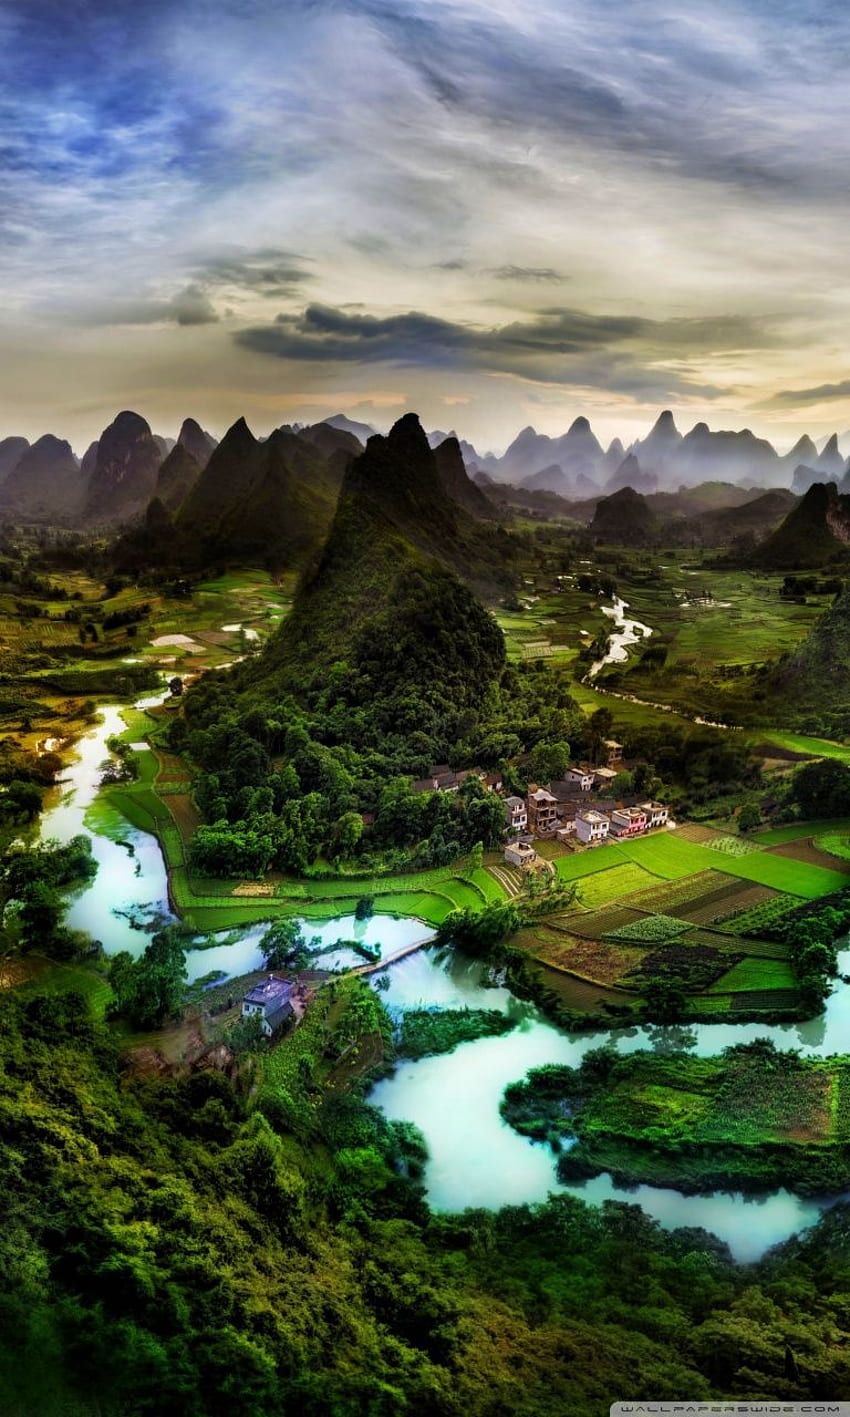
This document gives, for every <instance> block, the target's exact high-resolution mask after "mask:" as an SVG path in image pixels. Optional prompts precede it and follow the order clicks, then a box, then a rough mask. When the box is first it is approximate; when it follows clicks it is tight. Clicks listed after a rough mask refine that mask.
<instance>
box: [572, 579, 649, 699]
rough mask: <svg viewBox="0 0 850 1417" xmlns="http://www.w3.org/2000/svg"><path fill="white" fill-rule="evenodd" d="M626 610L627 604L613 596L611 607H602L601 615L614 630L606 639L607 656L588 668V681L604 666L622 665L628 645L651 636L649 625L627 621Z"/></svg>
mask: <svg viewBox="0 0 850 1417" xmlns="http://www.w3.org/2000/svg"><path fill="white" fill-rule="evenodd" d="M628 608H629V606H628V602H627V601H625V600H622V599H621V597H620V596H619V595H615V596H614V600H613V603H612V604H611V605H603V606H602V614H603V615H607V616H608V618H609V620H613V621H614V626H615V628H614V630H613V631H612V633H611V634H610V635H609V637H608V652H607V654H605V655H604V656H603V658H602V659H597V660H596V662H595V663H594V664H592V665H591V666H590V669H589V671H588V675H587V677H588V679H595V678H596V676H597V674H598V673H599V671H600V669H604V668H605V665H606V664H622V663H623V662H624V661H625V660H627V659H628V657H629V645H636V644H639V643H640V641H641V640H646V639H649V636H650V635H651V634H652V630H651V628H650V626H649V625H643V624H641V622H640V620H630V619H629V617H628V616H627V615H626V611H627V610H628Z"/></svg>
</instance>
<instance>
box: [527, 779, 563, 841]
mask: <svg viewBox="0 0 850 1417" xmlns="http://www.w3.org/2000/svg"><path fill="white" fill-rule="evenodd" d="M526 801H527V803H528V825H529V828H530V829H531V831H533V832H536V833H537V835H538V836H547V835H551V833H552V832H553V831H554V830H555V826H556V824H557V817H558V799H557V798H556V797H554V796H553V795H552V793H551V792H547V791H546V788H545V787H538V786H537V784H536V783H533V782H532V783H529V786H528V796H527V798H526Z"/></svg>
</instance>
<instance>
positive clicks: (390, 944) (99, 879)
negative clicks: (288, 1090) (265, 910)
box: [42, 697, 850, 1261]
mask: <svg viewBox="0 0 850 1417" xmlns="http://www.w3.org/2000/svg"><path fill="white" fill-rule="evenodd" d="M142 702H143V703H145V702H158V697H157V698H155V699H151V700H144V701H142ZM120 712H121V711H120V708H119V707H118V706H110V707H108V708H106V709H104V710H103V711H102V718H101V721H100V722H99V724H98V726H97V727H96V728H94V729H92V730H91V731H90V732H89V733H88V734H86V735H85V736H84V737H83V738H81V739H80V740H79V742H78V744H77V745H76V759H75V761H74V763H73V765H72V766H71V768H70V769H69V770H68V774H67V777H66V779H65V781H64V783H63V784H62V787H61V789H60V792H59V794H58V798H59V800H57V801H56V802H55V803H54V804H53V805H51V806H50V807H49V809H48V811H47V812H46V813H45V815H44V817H43V819H42V837H43V838H44V839H48V838H56V839H58V840H60V841H67V840H68V839H69V838H70V837H72V836H74V835H77V834H79V833H80V832H85V833H86V834H87V835H89V836H91V838H92V849H93V852H94V854H95V857H96V859H97V861H98V866H99V869H98V874H97V876H96V878H95V880H94V881H93V882H92V883H91V884H90V885H88V886H87V887H86V888H85V889H84V890H82V891H80V892H79V893H78V894H77V895H76V896H75V897H74V899H73V900H72V902H71V905H70V908H69V911H68V921H69V924H72V925H74V926H76V927H77V928H80V929H86V930H88V931H90V932H91V933H92V934H93V935H94V936H95V937H96V938H98V939H100V940H102V942H103V945H104V948H105V950H106V952H107V953H108V954H114V953H115V952H116V951H117V950H120V949H128V950H130V951H131V953H133V954H134V955H138V954H140V953H141V952H142V950H143V948H144V946H145V944H146V941H147V936H146V934H145V933H144V931H143V930H141V929H139V928H138V927H137V928H133V925H132V924H131V920H130V919H129V918H128V915H129V916H134V915H135V916H136V917H137V918H138V917H140V916H145V915H148V916H150V918H151V919H152V918H154V917H155V916H156V915H157V913H158V914H159V916H169V909H168V902H167V881H166V872H165V865H164V862H163V859H162V855H161V853H160V850H159V846H158V844H157V842H156V839H155V838H154V837H151V836H149V835H148V834H146V833H145V832H141V831H139V830H137V829H136V828H134V827H131V826H129V824H128V823H126V822H125V821H124V820H123V819H122V818H120V817H119V816H118V815H117V814H115V816H114V817H110V814H109V812H108V811H107V812H105V811H104V810H103V808H102V806H101V805H100V804H99V805H98V811H97V815H96V819H93V818H90V820H96V830H94V831H93V832H92V831H91V830H89V828H88V827H87V826H86V815H87V813H88V812H89V809H90V808H91V806H92V804H93V803H94V800H95V798H96V796H97V788H98V780H99V777H100V771H99V769H100V765H101V763H102V761H103V759H104V758H105V757H107V756H108V750H107V748H106V739H107V738H109V737H110V736H111V735H112V734H114V733H116V732H118V731H120V730H121V729H122V728H123V723H122V720H121V717H120ZM148 751H149V750H148ZM169 918H170V917H169ZM303 923H304V930H305V934H306V935H307V936H308V937H311V936H319V938H320V940H321V942H322V944H323V945H325V946H326V950H325V952H324V953H323V955H322V956H321V962H322V963H323V964H324V965H325V966H326V967H330V968H334V967H337V966H339V967H341V966H344V965H347V964H350V963H355V962H357V963H360V962H361V961H360V959H359V957H358V956H357V955H356V954H355V953H354V951H352V950H346V949H339V948H335V944H336V941H338V940H351V939H352V938H358V939H361V940H363V941H365V942H366V943H370V944H376V943H379V944H380V946H381V953H382V956H386V955H387V954H390V953H392V952H393V951H394V950H396V949H398V948H399V946H401V945H404V944H407V943H410V942H412V941H413V940H415V939H420V938H421V937H422V933H423V927H422V923H421V921H418V920H411V919H406V920H393V919H390V918H388V917H386V916H383V917H382V916H373V917H372V919H371V920H368V921H355V920H354V918H353V917H351V916H349V917H343V918H340V919H338V920H332V921H328V922H324V923H322V924H321V925H317V924H314V923H313V922H311V921H309V920H307V921H304V922H303ZM263 929H264V927H263V926H254V927H253V928H252V929H249V930H245V931H243V932H241V934H238V936H237V934H236V933H235V932H231V933H229V934H226V935H224V934H223V935H222V937H221V941H220V943H218V944H215V945H213V946H211V947H210V948H206V949H202V950H192V951H189V953H188V955H187V964H188V968H189V978H190V980H195V979H198V978H201V977H203V976H205V975H207V974H209V973H210V972H211V971H213V970H220V971H222V972H223V973H224V974H226V975H231V976H235V975H239V974H243V973H246V972H247V971H249V970H251V969H255V968H257V967H258V966H259V965H260V963H261V961H262V957H261V955H260V951H259V939H260V936H261V935H262V933H263ZM839 961H840V969H841V972H842V973H850V949H847V950H845V951H843V952H842V953H841V955H840V956H839ZM387 975H388V977H389V981H390V983H389V988H388V989H387V991H386V992H385V993H384V994H383V999H384V1002H385V1003H386V1005H387V1007H388V1008H389V1009H390V1011H391V1012H394V1013H396V1012H398V1011H401V1010H404V1009H405V1008H412V1007H427V1008H452V1007H455V1008H456V1007H463V1006H469V1007H472V1008H476V1007H477V1008H491V1009H493V1008H496V1009H500V1010H502V1011H504V1012H505V1013H507V1014H509V1015H511V1016H512V1017H513V1018H514V1019H515V1020H516V1027H515V1028H514V1029H513V1030H512V1031H511V1032H510V1033H507V1034H504V1035H502V1036H500V1037H498V1038H482V1039H478V1040H476V1041H475V1042H471V1043H465V1044H462V1045H461V1046H460V1047H458V1048H456V1049H455V1050H454V1052H452V1053H449V1054H442V1055H440V1056H437V1057H427V1058H423V1059H420V1060H419V1061H418V1062H403V1063H401V1064H400V1065H399V1066H398V1068H397V1069H396V1071H395V1073H394V1074H393V1075H392V1076H391V1077H388V1078H386V1079H384V1080H383V1081H382V1082H380V1083H378V1084H377V1086H376V1087H374V1088H373V1090H372V1092H371V1094H370V1101H372V1102H373V1103H374V1104H375V1105H376V1106H378V1107H380V1108H381V1109H382V1110H383V1111H384V1112H385V1113H386V1115H387V1116H388V1117H391V1118H397V1119H405V1120H408V1121H412V1122H415V1123H416V1125H417V1126H418V1127H419V1128H420V1129H421V1131H422V1132H423V1133H424V1135H425V1138H426V1140H427V1143H428V1147H429V1152H430V1160H429V1162H428V1165H427V1168H426V1175H425V1179H426V1186H427V1197H428V1200H429V1203H430V1204H431V1206H432V1207H433V1208H434V1209H435V1210H462V1209H464V1208H465V1207H467V1206H485V1207H498V1206H500V1205H506V1204H518V1203H521V1202H526V1201H536V1200H544V1199H545V1198H546V1195H547V1194H548V1193H549V1192H550V1191H558V1190H565V1191H568V1192H570V1193H571V1194H574V1195H576V1196H578V1197H580V1198H582V1199H583V1200H586V1201H588V1202H591V1203H593V1204H600V1203H602V1202H603V1201H605V1200H620V1201H628V1202H630V1203H633V1204H639V1205H640V1206H642V1208H643V1209H644V1210H645V1211H646V1212H647V1213H648V1214H649V1215H652V1216H654V1217H655V1218H656V1219H657V1220H658V1221H659V1223H660V1224H661V1225H663V1226H664V1227H665V1228H674V1227H676V1226H681V1225H687V1226H704V1227H705V1228H706V1229H707V1230H710V1231H712V1232H713V1233H714V1234H716V1235H718V1236H719V1237H720V1238H721V1239H722V1240H725V1241H726V1243H727V1244H728V1245H729V1246H730V1248H731V1250H732V1252H733V1254H734V1255H735V1256H736V1257H737V1258H738V1259H740V1260H742V1261H749V1260H754V1259H756V1258H758V1257H759V1256H760V1255H761V1254H763V1253H764V1251H765V1250H767V1249H768V1248H769V1247H770V1246H771V1245H774V1244H777V1243H778V1242H780V1241H782V1240H784V1239H786V1238H787V1237H788V1236H789V1235H791V1234H793V1233H794V1232H795V1231H797V1230H800V1229H802V1228H804V1227H805V1226H807V1225H811V1224H812V1223H813V1222H814V1221H815V1220H816V1219H817V1217H818V1215H819V1214H820V1213H821V1211H822V1210H823V1209H824V1208H826V1207H828V1206H829V1205H830V1204H833V1203H834V1202H835V1200H836V1199H838V1197H833V1198H831V1199H829V1200H825V1201H816V1200H811V1199H802V1198H800V1197H798V1196H794V1195H792V1194H790V1193H789V1192H787V1191H776V1192H773V1193H772V1194H770V1195H766V1196H762V1197H758V1198H749V1199H748V1198H745V1197H743V1196H742V1195H739V1194H729V1193H722V1192H716V1193H714V1194H713V1195H711V1196H704V1197H701V1196H683V1195H681V1194H680V1193H679V1192H677V1191H674V1190H668V1189H660V1188H657V1187H651V1186H643V1185H642V1186H637V1187H634V1188H631V1189H628V1190H623V1189H617V1188H616V1187H615V1186H614V1185H613V1183H612V1181H611V1179H610V1177H609V1176H599V1177H596V1178H594V1179H593V1180H590V1181H585V1182H581V1183H577V1184H571V1185H569V1186H559V1184H558V1182H557V1180H556V1177H555V1165H554V1158H553V1155H552V1153H551V1152H550V1150H549V1149H548V1148H547V1147H544V1146H542V1145H540V1144H536V1143H533V1142H530V1141H528V1140H526V1139H525V1138H523V1137H521V1136H519V1135H518V1134H517V1133H516V1132H514V1131H513V1130H512V1129H511V1128H509V1127H508V1126H506V1125H505V1123H503V1122H502V1120H501V1118H500V1116H499V1101H500V1099H501V1095H502V1092H503V1091H504V1088H505V1086H506V1085H507V1084H508V1083H509V1082H514V1081H517V1080H518V1079H520V1078H522V1077H523V1076H524V1075H525V1073H526V1072H527V1071H528V1069H529V1068H533V1067H538V1066H540V1065H541V1064H543V1063H547V1062H558V1063H571V1064H575V1063H576V1062H578V1061H579V1060H580V1059H581V1057H582V1056H583V1054H584V1053H585V1052H586V1051H587V1050H588V1049H589V1048H594V1047H598V1046H599V1044H600V1042H601V1041H603V1040H602V1039H601V1038H600V1035H599V1034H566V1033H563V1032H562V1031H560V1030H559V1029H557V1028H555V1027H554V1026H553V1025H552V1024H550V1023H549V1022H547V1020H546V1019H545V1018H544V1017H543V1016H542V1015H541V1014H540V1012H539V1011H538V1010H537V1009H536V1008H535V1007H534V1006H533V1005H531V1004H528V1003H525V1002H522V1001H520V1000H518V999H516V998H515V997H514V996H513V995H512V994H511V993H510V991H509V990H507V989H505V988H500V987H492V986H491V985H490V984H489V982H488V980H487V978H486V971H485V968H484V966H483V965H482V964H481V963H480V962H479V961H476V960H471V959H469V958H467V957H465V956H463V955H461V954H460V953H459V952H457V951H438V950H437V949H435V948H429V949H425V950H423V951H421V952H420V953H418V954H414V955H410V956H408V957H407V958H405V959H403V960H400V961H398V962H397V963H395V964H393V965H392V966H390V967H389V969H388V971H387ZM848 1000H850V989H848V986H847V985H844V984H841V983H839V984H838V985H837V986H836V990H835V992H834V993H833V995H832V996H831V997H830V999H829V1000H828V1001H827V1007H826V1011H825V1013H824V1014H823V1015H822V1016H821V1017H819V1018H817V1019H814V1020H812V1021H811V1022H809V1023H804V1024H782V1025H772V1026H767V1025H762V1024H736V1025H723V1024H701V1025H699V1026H698V1027H697V1028H694V1029H693V1030H681V1029H663V1028H658V1027H632V1028H627V1029H617V1030H613V1031H612V1032H611V1033H610V1034H608V1035H606V1038H609V1039H610V1041H611V1042H612V1043H613V1044H614V1045H615V1046H616V1047H617V1048H619V1049H620V1050H621V1051H623V1052H632V1051H634V1050H636V1049H639V1048H671V1047H677V1046H683V1043H684V1046H690V1047H692V1048H693V1050H694V1051H695V1052H696V1053H697V1054H699V1055H702V1056H706V1055H710V1054H712V1053H717V1052H719V1051H720V1050H721V1049H722V1048H724V1047H726V1046H727V1045H728V1044H730V1043H738V1042H744V1041H748V1040H751V1039H753V1038H759V1037H770V1038H772V1039H773V1040H774V1041H775V1043H776V1044H777V1046H778V1047H783V1048H790V1047H793V1048H799V1049H800V1050H801V1052H802V1053H803V1054H806V1055H825V1054H828V1053H836V1052H844V1051H846V1050H847V1046H848V1025H850V1008H848Z"/></svg>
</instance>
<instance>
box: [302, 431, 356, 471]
mask: <svg viewBox="0 0 850 1417" xmlns="http://www.w3.org/2000/svg"><path fill="white" fill-rule="evenodd" d="M298 436H299V438H304V439H305V440H306V441H307V442H308V443H312V444H313V446H314V447H315V448H318V449H319V452H320V453H322V454H323V456H324V457H326V458H330V457H334V456H335V455H336V456H341V457H342V458H343V460H344V461H346V462H348V461H350V460H351V459H352V458H356V457H358V456H359V454H360V453H362V451H363V448H362V445H361V443H360V440H359V438H356V437H355V436H354V434H353V433H348V432H346V430H345V429H344V428H337V427H336V426H335V425H334V424H333V423H312V424H310V426H309V427H305V428H299V430H298Z"/></svg>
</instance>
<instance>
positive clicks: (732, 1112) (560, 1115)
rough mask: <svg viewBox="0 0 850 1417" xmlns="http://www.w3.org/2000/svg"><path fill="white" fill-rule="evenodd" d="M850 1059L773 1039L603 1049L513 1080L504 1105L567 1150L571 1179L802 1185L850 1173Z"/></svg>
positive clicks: (517, 1122)
mask: <svg viewBox="0 0 850 1417" xmlns="http://www.w3.org/2000/svg"><path fill="white" fill-rule="evenodd" d="M849 1074H850V1058H846V1057H838V1058H829V1059H826V1060H820V1059H819V1060H803V1059H801V1058H800V1057H799V1056H798V1055H797V1054H795V1053H780V1052H778V1051H777V1050H776V1048H775V1047H774V1046H773V1044H772V1043H771V1042H770V1041H769V1040H767V1039H758V1040H756V1042H754V1043H752V1044H740V1045H736V1046H734V1047H731V1048H727V1049H725V1050H724V1052H723V1054H722V1056H721V1057H719V1058H696V1057H693V1056H691V1055H686V1054H681V1053H679V1054H672V1055H662V1054H657V1053H631V1054H628V1055H626V1056H624V1057H620V1056H619V1055H618V1054H617V1053H616V1052H614V1050H613V1049H610V1048H602V1049H594V1050H592V1051H591V1052H590V1053H588V1054H586V1055H585V1058H584V1059H583V1061H582V1064H581V1066H580V1067H579V1068H568V1067H560V1066H559V1067H551V1066H550V1067H545V1068H539V1069H535V1070H533V1071H532V1072H531V1073H529V1074H528V1076H527V1078H526V1079H525V1081H524V1082H522V1083H516V1084H512V1085H511V1086H510V1087H509V1088H508V1089H507V1090H506V1092H505V1094H504V1098H503V1101H502V1115H503V1116H504V1117H505V1118H506V1120H507V1121H508V1122H509V1123H510V1124H511V1125H512V1126H515V1127H516V1128H517V1130H520V1131H523V1132H524V1133H525V1134H526V1135H531V1136H536V1137H541V1138H547V1139H549V1140H550V1141H552V1142H553V1143H554V1144H555V1146H556V1149H560V1146H561V1144H562V1141H563V1139H565V1138H568V1137H575V1138H577V1141H576V1144H575V1145H574V1147H572V1148H571V1149H570V1150H569V1151H568V1152H566V1153H565V1155H564V1158H563V1161H562V1163H561V1164H559V1175H560V1177H561V1179H562V1180H568V1179H573V1178H575V1177H576V1176H577V1175H579V1174H583V1175H592V1174H596V1173H597V1172H599V1171H602V1170H610V1171H612V1172H613V1173H614V1176H615V1178H616V1179H617V1180H618V1181H625V1182H628V1183H630V1184H633V1183H638V1182H641V1181H649V1183H650V1184H655V1185H658V1184H667V1185H673V1186H675V1187H677V1188H678V1189H682V1190H686V1191H704V1192H710V1191H712V1190H715V1189H717V1188H718V1187H724V1188H733V1189H736V1190H738V1189H740V1190H744V1191H746V1192H758V1191H762V1190H766V1189H771V1188H773V1187H775V1186H778V1185H787V1186H789V1187H790V1188H791V1189H793V1190H796V1191H799V1192H800V1193H801V1194H809V1195H811V1194H823V1193H826V1192H836V1191H840V1190H843V1189H844V1188H845V1187H846V1186H847V1185H848V1184H850V1129H848V1119H847V1115H846V1111H844V1112H841V1111H840V1109H838V1108H836V1107H835V1106H834V1105H833V1098H834V1097H835V1096H839V1097H840V1096H841V1095H842V1093H843V1091H844V1089H845V1088H846V1086H847V1080H848V1075H849Z"/></svg>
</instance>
